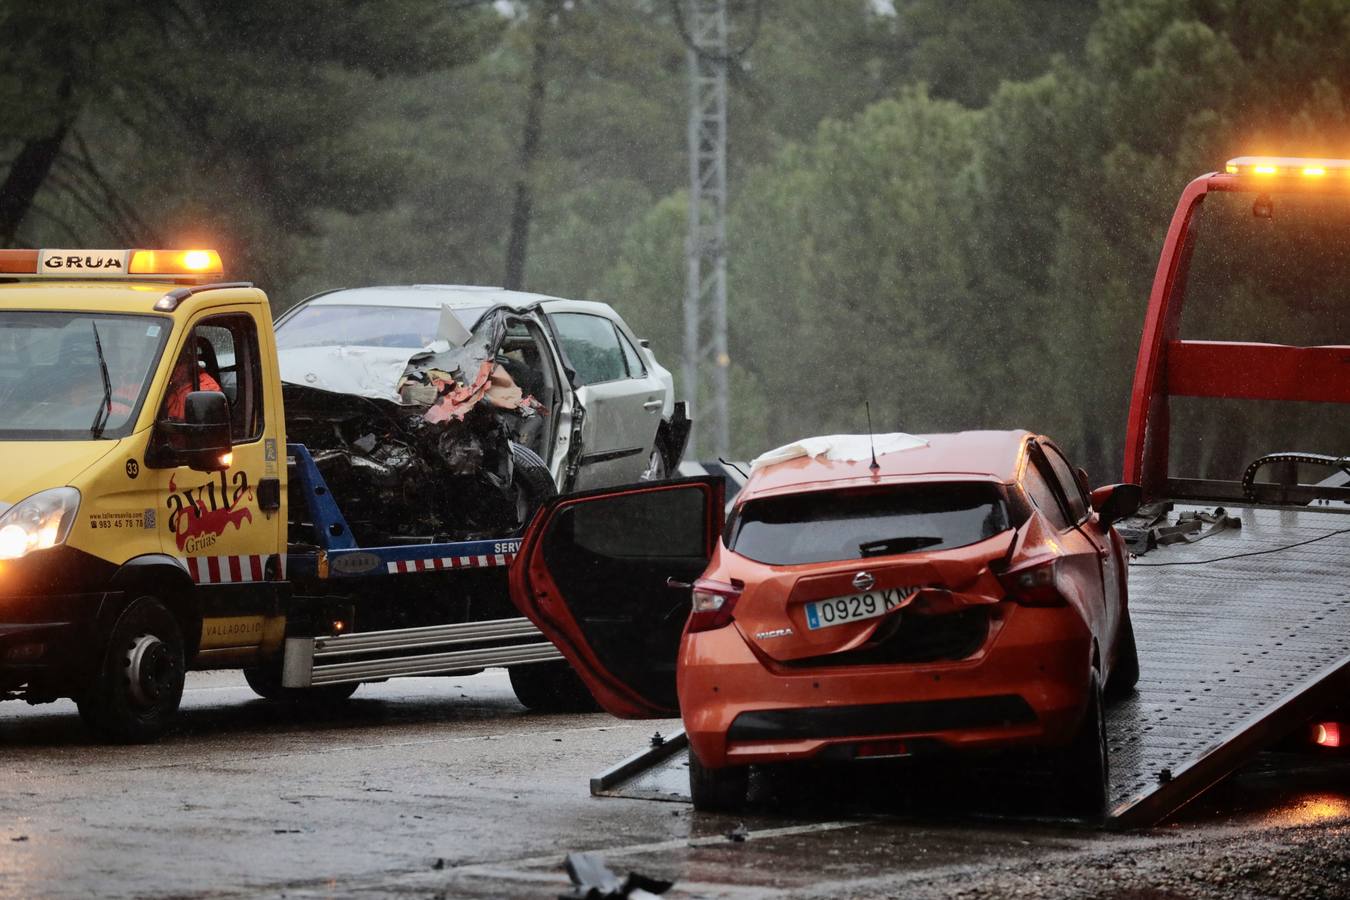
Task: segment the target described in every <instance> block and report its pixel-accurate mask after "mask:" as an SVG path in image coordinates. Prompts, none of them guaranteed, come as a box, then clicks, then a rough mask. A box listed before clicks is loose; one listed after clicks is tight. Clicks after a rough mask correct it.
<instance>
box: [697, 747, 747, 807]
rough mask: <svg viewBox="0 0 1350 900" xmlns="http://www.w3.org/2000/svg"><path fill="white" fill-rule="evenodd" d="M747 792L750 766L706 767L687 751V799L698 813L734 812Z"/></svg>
mask: <svg viewBox="0 0 1350 900" xmlns="http://www.w3.org/2000/svg"><path fill="white" fill-rule="evenodd" d="M749 792H750V767H749V766H726V767H725V768H721V769H710V768H708V767H707V766H705V765H703V763H702V762H700V761H699V758H698V754H696V753H695V752H694V751H693V750H692V749H691V750H690V751H689V798H690V799H691V800H693V801H694V809H696V810H698V811H700V812H736V811H737V810H739V809H740V808H741V807H743V806H745V799H746V795H747V794H748V793H749Z"/></svg>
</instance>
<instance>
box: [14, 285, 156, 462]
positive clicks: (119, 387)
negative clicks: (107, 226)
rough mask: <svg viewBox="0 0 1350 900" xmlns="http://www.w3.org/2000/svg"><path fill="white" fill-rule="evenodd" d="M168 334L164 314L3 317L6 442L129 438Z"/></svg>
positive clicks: (25, 313) (23, 314) (20, 314)
mask: <svg viewBox="0 0 1350 900" xmlns="http://www.w3.org/2000/svg"><path fill="white" fill-rule="evenodd" d="M95 330H97V334H98V337H99V341H98V344H100V345H101V346H102V357H103V362H104V364H106V365H107V369H108V383H107V387H108V388H111V404H109V402H108V401H109V391H108V390H106V389H105V384H104V380H103V371H102V367H101V366H100V364H99V349H98V346H96V344H95V341H94V334H95ZM169 330H170V323H169V321H168V320H167V319H165V318H162V317H159V316H132V315H106V314H102V313H99V314H90V313H66V312H30V311H13V310H7V311H0V440H11V441H14V440H89V439H92V438H94V437H95V436H101V437H103V438H119V437H124V436H125V435H127V434H128V433H130V431H131V429H132V427H133V425H134V423H135V420H136V414H137V413H138V412H139V410H140V408H141V403H142V402H143V401H144V399H145V391H146V386H147V382H148V380H149V379H148V376H149V374H150V372H151V371H152V369H153V368H154V366H155V364H156V363H157V362H158V361H159V356H160V352H161V351H162V350H163V348H164V342H165V340H166V339H167V338H168V336H169ZM100 410H104V411H105V413H106V418H105V417H104V415H101V414H100ZM99 420H102V429H101V431H99V430H98V429H96V428H95V422H96V421H99ZM95 431H99V433H98V434H97V435H96V434H95Z"/></svg>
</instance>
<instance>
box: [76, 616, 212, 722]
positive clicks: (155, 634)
mask: <svg viewBox="0 0 1350 900" xmlns="http://www.w3.org/2000/svg"><path fill="white" fill-rule="evenodd" d="M185 669H186V666H185V664H184V659H183V636H182V633H181V632H180V630H179V628H178V621H177V620H176V619H174V617H173V615H172V614H171V613H170V612H169V611H168V610H167V609H165V608H164V605H163V604H162V603H160V602H159V601H158V600H156V599H155V598H154V597H141V598H139V599H137V600H135V601H133V602H132V604H131V605H130V606H128V607H127V608H126V609H124V610H123V611H122V614H121V615H120V616H118V617H117V621H116V622H115V623H114V624H113V627H112V631H111V632H110V633H109V635H108V647H107V650H106V652H105V653H104V656H103V661H102V664H101V665H100V666H99V668H98V672H97V674H96V675H95V682H94V684H93V685H92V686H91V687H90V688H89V690H88V691H86V692H85V693H84V694H83V695H82V696H80V697H77V698H76V700H75V702H76V705H77V706H78V707H79V710H80V718H81V719H83V720H84V723H85V724H86V725H88V726H89V727H90V728H91V729H92V730H93V731H94V732H95V733H96V734H98V735H99V736H100V737H103V738H105V739H107V740H110V741H116V742H118V743H124V744H141V743H147V742H149V741H153V740H155V739H156V738H158V737H159V736H160V735H161V734H163V733H164V729H165V728H166V727H167V726H168V724H169V720H170V719H172V718H173V715H174V713H175V712H177V711H178V704H179V702H180V701H181V700H182V699H183V679H184V672H185Z"/></svg>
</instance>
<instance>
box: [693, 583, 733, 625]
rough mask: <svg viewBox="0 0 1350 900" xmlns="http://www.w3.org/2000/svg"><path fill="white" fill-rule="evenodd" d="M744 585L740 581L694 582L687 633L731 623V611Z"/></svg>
mask: <svg viewBox="0 0 1350 900" xmlns="http://www.w3.org/2000/svg"><path fill="white" fill-rule="evenodd" d="M744 587H745V585H744V584H742V583H740V582H738V581H737V582H732V583H730V584H728V583H727V582H725V581H699V582H695V584H694V606H693V609H692V611H690V613H689V626H688V627H689V633H690V634H694V633H696V632H699V631H712V630H713V629H715V628H724V627H726V626H727V625H730V624H731V611H732V610H733V609H735V608H736V601H737V599H739V598H740V596H741V589H742V588H744Z"/></svg>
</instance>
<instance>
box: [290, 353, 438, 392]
mask: <svg viewBox="0 0 1350 900" xmlns="http://www.w3.org/2000/svg"><path fill="white" fill-rule="evenodd" d="M422 352H423V351H421V350H418V351H416V353H422ZM413 355H415V354H410V353H409V352H408V351H407V350H406V349H403V348H400V347H293V348H291V349H288V350H278V351H277V363H278V365H279V367H280V369H281V380H282V381H285V382H288V383H290V384H299V385H304V386H305V387H312V388H316V389H318V390H322V391H331V392H332V393H335V394H353V395H355V396H357V397H367V398H370V399H372V400H392V401H393V402H395V403H397V402H400V399H401V398H400V397H399V394H398V385H399V382H400V381H401V380H402V379H403V373H404V372H405V371H407V368H408V362H409V360H410V359H411V358H412V356H413Z"/></svg>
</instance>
